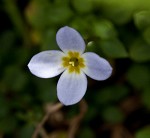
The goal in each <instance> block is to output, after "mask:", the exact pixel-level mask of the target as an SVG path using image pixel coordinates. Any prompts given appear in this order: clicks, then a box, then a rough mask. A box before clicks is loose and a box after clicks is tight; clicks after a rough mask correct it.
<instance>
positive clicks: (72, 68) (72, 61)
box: [62, 51, 85, 73]
mask: <svg viewBox="0 0 150 138" xmlns="http://www.w3.org/2000/svg"><path fill="white" fill-rule="evenodd" d="M62 64H63V66H64V67H65V68H68V70H69V73H72V72H75V73H80V69H81V68H84V67H85V64H84V59H83V58H82V57H81V56H80V54H79V53H78V52H72V51H69V52H68V55H67V56H65V57H63V58H62Z"/></svg>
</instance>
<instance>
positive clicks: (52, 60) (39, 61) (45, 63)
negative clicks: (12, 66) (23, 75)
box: [28, 50, 64, 78]
mask: <svg viewBox="0 0 150 138" xmlns="http://www.w3.org/2000/svg"><path fill="white" fill-rule="evenodd" d="M63 55H64V53H63V52H61V51H57V50H49V51H43V52H40V53H38V54H36V55H34V56H33V57H32V59H31V60H30V62H29V64H28V67H29V69H30V71H31V73H32V74H34V75H35V76H37V77H41V78H51V77H54V76H57V75H58V74H60V73H61V72H63V71H64V68H63V66H62V59H61V58H62V56H63Z"/></svg>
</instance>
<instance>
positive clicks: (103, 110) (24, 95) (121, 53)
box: [0, 0, 150, 138]
mask: <svg viewBox="0 0 150 138" xmlns="http://www.w3.org/2000/svg"><path fill="white" fill-rule="evenodd" d="M0 17H1V18H0V19H1V20H0V138H13V137H14V138H30V137H31V135H32V134H33V132H34V130H35V127H36V126H37V124H38V123H39V122H40V121H41V120H42V118H43V116H44V115H45V114H46V113H47V110H46V109H47V108H46V107H50V108H51V107H52V106H53V104H55V103H57V102H59V101H58V99H57V96H56V85H57V81H58V79H59V76H58V77H55V78H52V79H40V78H37V77H35V76H33V75H32V74H31V73H30V71H29V70H28V68H27V64H28V62H29V61H30V59H31V57H32V56H33V55H35V54H37V53H38V52H40V51H43V50H50V49H59V48H58V46H57V44H56V32H57V30H58V29H59V28H61V27H63V26H66V25H67V26H70V27H73V28H75V29H76V30H78V31H79V32H80V34H81V35H82V36H83V38H84V39H85V41H86V44H87V47H86V51H93V52H95V53H97V54H99V55H100V56H102V57H104V58H106V59H107V60H108V61H109V62H110V64H111V65H112V67H113V74H112V76H111V77H110V78H109V79H108V80H106V81H94V80H92V79H89V78H88V90H87V92H86V95H85V96H84V100H85V101H84V105H82V104H79V103H78V104H76V105H73V106H67V107H62V108H61V109H60V110H58V111H57V112H55V113H53V114H52V115H51V116H50V117H49V119H48V120H46V122H45V123H44V126H43V131H44V134H45V135H46V136H45V135H44V134H42V133H40V137H43V138H46V137H47V138H66V137H67V136H68V134H69V133H70V132H69V130H70V125H71V124H73V123H72V121H71V120H73V119H74V118H75V117H76V116H77V115H78V114H79V115H80V114H81V112H82V110H84V109H83V108H85V105H87V111H86V113H85V114H84V117H82V119H81V120H80V122H79V123H78V126H79V129H78V130H76V131H75V134H74V137H76V138H150V2H149V1H148V0H142V1H141V0H132V1H131V0H120V1H118V0H109V1H107V0H1V1H0ZM79 109H80V110H79Z"/></svg>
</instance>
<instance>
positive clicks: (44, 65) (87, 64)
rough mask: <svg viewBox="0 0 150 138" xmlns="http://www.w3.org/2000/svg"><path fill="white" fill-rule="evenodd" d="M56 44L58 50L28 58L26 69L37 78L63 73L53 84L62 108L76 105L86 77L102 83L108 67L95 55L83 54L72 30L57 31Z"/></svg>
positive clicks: (80, 43)
mask: <svg viewBox="0 0 150 138" xmlns="http://www.w3.org/2000/svg"><path fill="white" fill-rule="evenodd" d="M56 41H57V44H58V46H59V47H60V49H61V50H62V51H58V50H49V51H43V52H40V53H38V54H36V55H35V56H33V57H32V59H31V60H30V62H29V64H28V67H29V69H30V71H31V73H33V74H34V75H36V76H37V77H40V78H52V77H54V76H57V75H59V74H60V73H62V72H63V73H62V75H61V76H60V79H59V81H58V84H57V96H58V99H59V100H60V102H61V103H63V104H64V105H72V104H75V103H77V102H79V101H80V100H81V99H82V97H83V96H84V94H85V92H86V89H87V77H86V75H87V76H89V77H91V78H93V79H95V80H105V79H107V78H108V77H110V75H111V73H112V67H111V66H110V64H109V63H108V62H107V60H105V59H104V58H101V57H99V56H98V55H97V54H95V53H92V52H86V53H83V52H84V50H85V42H84V40H83V38H82V37H81V35H80V34H79V33H78V32H77V31H76V30H74V29H73V28H70V27H67V26H66V27H62V28H60V29H59V30H58V32H57V34H56ZM85 74H86V75H85Z"/></svg>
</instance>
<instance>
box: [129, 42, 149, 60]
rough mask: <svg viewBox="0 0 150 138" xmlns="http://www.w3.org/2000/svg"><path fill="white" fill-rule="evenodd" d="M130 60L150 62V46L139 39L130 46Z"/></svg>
mask: <svg viewBox="0 0 150 138" xmlns="http://www.w3.org/2000/svg"><path fill="white" fill-rule="evenodd" d="M129 51H130V58H131V59H133V60H134V61H136V62H146V61H150V45H148V44H146V43H145V42H144V41H143V40H141V39H138V40H136V41H135V42H134V43H133V44H132V45H131V46H130V49H129Z"/></svg>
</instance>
